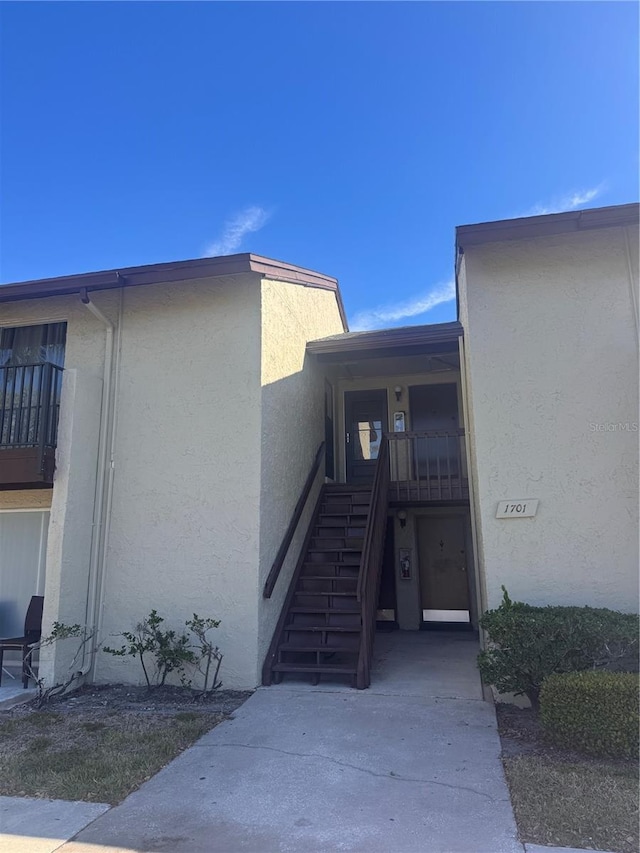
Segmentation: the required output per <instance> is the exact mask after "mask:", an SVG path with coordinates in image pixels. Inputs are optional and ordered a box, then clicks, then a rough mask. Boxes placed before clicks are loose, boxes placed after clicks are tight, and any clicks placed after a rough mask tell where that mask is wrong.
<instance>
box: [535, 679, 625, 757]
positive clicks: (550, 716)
mask: <svg viewBox="0 0 640 853" xmlns="http://www.w3.org/2000/svg"><path fill="white" fill-rule="evenodd" d="M638 688H639V681H638V675H637V674H634V673H630V672H602V671H600V672H597V671H595V670H591V671H589V672H569V673H563V674H561V675H550V676H549V678H547V679H546V680H545V682H544V684H543V685H542V690H541V692H540V721H541V723H542V726H543V728H544V730H545V733H546V735H547V736H548V737H549V739H550V740H552V741H553V742H554V743H556V744H558V745H559V746H564V747H567V748H569V749H575V750H578V751H579V752H585V753H588V754H589V755H599V756H620V757H625V758H634V757H637V756H638V731H639V726H640V715H639V714H638Z"/></svg>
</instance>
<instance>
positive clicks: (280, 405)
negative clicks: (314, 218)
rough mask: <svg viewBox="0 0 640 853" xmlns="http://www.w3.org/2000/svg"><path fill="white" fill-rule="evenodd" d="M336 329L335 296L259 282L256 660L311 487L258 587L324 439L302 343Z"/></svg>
mask: <svg viewBox="0 0 640 853" xmlns="http://www.w3.org/2000/svg"><path fill="white" fill-rule="evenodd" d="M342 331H343V327H342V321H341V319H340V314H339V311H338V305H337V302H336V297H335V295H334V294H333V293H332V292H330V291H326V290H320V289H316V288H311V287H301V286H300V285H296V284H289V283H285V282H279V281H269V280H266V279H265V280H264V281H263V282H262V371H261V372H262V423H261V434H262V456H261V501H260V584H259V602H260V624H259V649H258V658H259V662H260V663H262V661H263V660H264V656H265V654H266V652H267V648H268V646H269V643H270V642H271V638H272V635H273V631H274V628H275V624H276V621H277V619H278V616H279V615H280V610H281V609H282V602H283V599H284V596H285V595H286V592H287V589H288V586H289V580H290V578H291V574H292V572H293V569H294V567H295V561H296V558H297V554H298V551H299V549H300V546H301V543H302V539H303V538H304V534H305V532H306V525H307V523H308V520H309V516H310V512H311V507H312V504H313V498H314V497H315V495H316V493H317V490H318V489H319V486H320V484H321V482H322V479H323V476H322V475H323V470H321V471H320V472H319V474H318V478H317V481H316V487H315V489H314V493H313V495H312V498H311V500H310V501H309V506H308V509H307V512H306V513H305V515H304V516H303V518H302V520H301V523H300V525H299V529H298V533H297V535H296V537H295V539H294V541H293V543H292V546H291V548H290V549H289V555H288V558H287V561H286V562H285V565H284V566H283V569H282V572H281V575H280V578H279V580H278V582H277V585H276V587H275V589H274V592H273V595H272V597H271V598H270V599H268V600H266V599H263V598H262V588H263V586H264V582H265V580H266V577H267V574H268V572H269V569H270V567H271V564H272V563H273V559H274V557H275V556H276V553H277V551H278V548H279V546H280V543H281V541H282V537H283V536H284V533H285V531H286V529H287V526H288V524H289V521H290V519H291V515H292V513H293V509H294V507H295V505H296V502H297V500H298V497H299V495H300V491H301V489H302V486H303V484H304V482H305V480H306V477H307V474H308V472H309V468H310V466H311V463H312V461H313V458H314V456H315V453H316V451H317V449H318V445H319V444H320V442H321V441H322V440H323V438H324V371H323V370H322V368H321V366H320V365H318V364H317V363H316V362H314V360H313V359H312V358H310V357H309V356H307V355H306V353H305V348H306V344H307V341H309V340H313V339H315V338H321V337H325V336H327V335H334V334H337V333H339V332H342Z"/></svg>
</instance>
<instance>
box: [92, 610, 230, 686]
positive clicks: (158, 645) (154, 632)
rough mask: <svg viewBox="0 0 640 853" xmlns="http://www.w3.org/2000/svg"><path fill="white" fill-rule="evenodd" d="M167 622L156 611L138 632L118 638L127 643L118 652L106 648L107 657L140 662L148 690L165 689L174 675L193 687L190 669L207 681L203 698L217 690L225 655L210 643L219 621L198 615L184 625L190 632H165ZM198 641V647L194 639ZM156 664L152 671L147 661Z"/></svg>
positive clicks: (143, 621)
mask: <svg viewBox="0 0 640 853" xmlns="http://www.w3.org/2000/svg"><path fill="white" fill-rule="evenodd" d="M163 624H164V619H163V617H162V616H159V615H158V612H157V611H156V610H152V611H151V613H150V614H149V615H148V616H146V617H145V618H144V619H143V620H142V622H139V623H138V625H136V628H135V631H123V632H122V633H121V634H119V635H118V636H120V637H122V638H123V640H124V641H125V642H124V644H123V645H122V646H120V647H119V648H112V647H111V646H103V648H102V650H103V651H104V652H107V654H110V655H115V656H117V657H124V656H125V655H129V656H131V657H134V658H137V659H138V661H139V662H140V666H141V667H142V672H143V674H144V679H145V681H146V683H147V687H148V688H151V687H157V686H160V687H162V686H163V685H164V684H165V682H166V680H167V676H169V675H170V674H171V673H175V674H176V675H178V676H179V677H180V682H181V684H182V686H183V687H190V686H191V680H190V679H189V678H187V674H186V670H187V668H192V670H193V671H197V672H199V673H200V674H201V675H202V677H203V680H204V683H203V687H202V690H200V691H199V692H200V695H201V696H206V694H208V693H210V692H211V691H213V690H217V689H218V688H219V687H220V686H221V685H222V682H221V681H219V679H218V675H219V673H220V666H221V664H222V652H221V651H220V649H219V647H218V646H217V645H216V644H215V642H214V641H213V640H212V639H211V637H210V635H209V632H210V631H212V630H213V629H214V628H217V627H218V626H219V625H220V620H219V619H211V618H202V617H200V616H198V614H197V613H194V614H193V619H188V620H187V621H186V623H185V628H186V629H187V631H186V632H185V631H182V632H178V631H174V630H165V629H164V627H163ZM191 635H193V637H195V644H193V643H192V641H191V640H192V637H191ZM149 657H151V659H152V661H153V669H149V667H148V663H147V662H148V659H149Z"/></svg>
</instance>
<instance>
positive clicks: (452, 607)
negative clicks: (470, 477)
mask: <svg viewBox="0 0 640 853" xmlns="http://www.w3.org/2000/svg"><path fill="white" fill-rule="evenodd" d="M418 557H419V560H420V599H421V609H422V620H423V621H424V622H463V623H465V622H466V623H468V622H469V621H470V619H469V573H468V565H467V554H466V551H465V519H464V517H463V516H448V517H435V516H434V517H432V518H420V519H418Z"/></svg>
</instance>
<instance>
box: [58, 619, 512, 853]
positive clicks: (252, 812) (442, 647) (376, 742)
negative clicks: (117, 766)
mask: <svg viewBox="0 0 640 853" xmlns="http://www.w3.org/2000/svg"><path fill="white" fill-rule="evenodd" d="M476 651H477V646H476V644H475V642H473V641H472V640H470V639H469V638H468V637H465V636H464V635H442V634H431V633H420V634H418V633H415V634H399V633H396V634H391V635H381V636H380V637H379V639H378V641H377V643H376V652H377V654H376V665H375V668H374V673H373V675H374V677H373V684H372V688H371V689H369V690H366V691H356V690H352V689H351V688H349V687H346V686H343V685H339V684H322V685H319V686H318V687H315V688H314V687H311V686H310V685H309V684H307V683H297V682H285V683H283V684H281V685H278V686H275V687H270V688H264V689H260V690H257V691H256V693H255V694H254V695H253V696H252V697H251V698H250V699H249V700H248V701H247V702H246V703H245V704H244V705H243V706H242V707H241V708H240V709H238V711H237V712H236V715H235V719H233V720H232V721H229V722H226V723H224V724H222V725H220V726H218V727H217V728H216V729H214V730H213V731H212V732H210V733H209V734H207V735H205V736H204V737H203V738H202V739H201V740H200V741H198V743H197V744H196V745H195V746H193V747H192V748H190V749H188V750H187V751H186V752H184V753H183V754H182V755H181V756H180V757H179V758H177V759H176V760H175V761H173V762H172V763H171V764H170V765H168V766H167V767H166V768H165V769H164V770H162V771H161V772H160V773H158V774H157V775H156V776H154V778H153V779H151V780H150V781H149V782H147V783H146V784H145V785H143V786H142V787H141V788H140V790H139V791H136V792H135V793H133V794H131V796H129V797H128V798H127V799H126V800H125V801H124V802H123V803H122V804H121V805H120V806H118V807H116V808H114V809H111V810H110V811H108V812H107V813H106V814H104V815H103V816H102V817H99V818H98V819H97V820H95V821H94V822H93V823H92V824H90V825H89V826H88V827H87V828H86V829H84V830H83V831H82V832H80V833H79V835H78V836H77V837H76V839H75V840H74V841H72V842H69V843H67V844H65V845H63V846H62V847H61V848H60V850H61V851H64V853H98V851H99V853H115V851H118V853H122V851H147V853H161V851H172V853H212V851H220V853H236V851H251V853H271V851H273V853H275V852H276V851H278V853H300V851H308V853H322V851H327V853H328V851H331V853H334V851H363V853H364V851H367V853H369V851H371V853H375V851H380V853H391V851H394V853H395V851H397V852H398V853H414V851H415V853H418V851H420V853H425V852H426V853H458V851H459V853H522V851H523V847H522V845H521V844H520V843H519V842H518V841H517V837H516V828H515V823H514V819H513V813H512V810H511V804H510V801H509V796H508V792H507V788H506V785H505V781H504V777H503V774H502V766H501V764H500V760H499V754H500V745H499V741H498V735H497V732H496V724H495V716H494V711H493V708H492V706H491V705H489V704H487V703H485V702H483V701H482V700H481V691H480V683H479V678H478V674H477V671H476V670H475V665H474V659H475V654H476Z"/></svg>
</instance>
